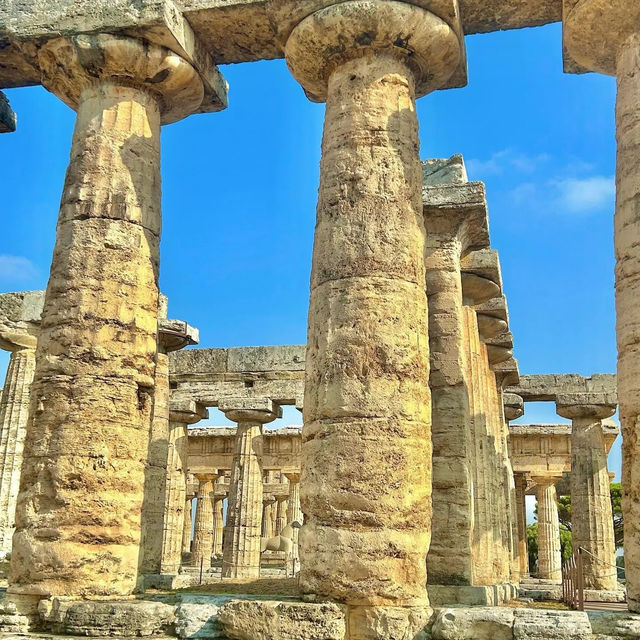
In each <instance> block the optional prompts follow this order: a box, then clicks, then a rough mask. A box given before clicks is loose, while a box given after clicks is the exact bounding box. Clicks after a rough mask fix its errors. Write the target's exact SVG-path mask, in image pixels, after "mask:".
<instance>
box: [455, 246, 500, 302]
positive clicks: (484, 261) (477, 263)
mask: <svg viewBox="0 0 640 640" xmlns="http://www.w3.org/2000/svg"><path fill="white" fill-rule="evenodd" d="M460 267H461V269H462V295H463V296H464V298H466V299H467V301H468V303H469V304H470V305H471V306H476V305H479V304H482V303H483V302H486V301H487V300H491V298H497V297H499V296H500V295H502V274H501V273H500V261H499V260H498V252H497V251H496V250H495V249H479V250H477V251H470V252H469V253H467V254H466V255H465V256H463V257H462V260H461V261H460Z"/></svg>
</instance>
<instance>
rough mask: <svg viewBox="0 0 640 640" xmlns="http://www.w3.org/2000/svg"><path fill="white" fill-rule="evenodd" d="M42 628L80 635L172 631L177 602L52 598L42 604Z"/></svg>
mask: <svg viewBox="0 0 640 640" xmlns="http://www.w3.org/2000/svg"><path fill="white" fill-rule="evenodd" d="M38 610H39V613H40V628H41V629H45V630H46V631H49V632H51V633H55V634H70V635H76V636H123V637H139V636H154V635H165V634H167V633H169V632H170V631H171V627H172V625H173V622H174V619H175V606H172V605H169V604H165V603H162V602H154V601H149V600H77V599H72V598H57V597H54V598H48V599H47V600H42V601H41V602H40V605H39V606H38Z"/></svg>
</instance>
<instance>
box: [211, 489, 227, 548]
mask: <svg viewBox="0 0 640 640" xmlns="http://www.w3.org/2000/svg"><path fill="white" fill-rule="evenodd" d="M224 498H225V497H224V496H214V501H213V553H214V554H216V555H221V554H222V540H223V536H224Z"/></svg>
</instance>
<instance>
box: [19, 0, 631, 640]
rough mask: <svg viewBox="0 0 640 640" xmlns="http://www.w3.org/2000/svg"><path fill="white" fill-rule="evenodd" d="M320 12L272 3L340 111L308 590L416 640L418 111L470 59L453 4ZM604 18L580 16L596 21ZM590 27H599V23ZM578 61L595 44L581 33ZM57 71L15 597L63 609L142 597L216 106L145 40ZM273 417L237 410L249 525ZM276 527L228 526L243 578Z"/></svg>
mask: <svg viewBox="0 0 640 640" xmlns="http://www.w3.org/2000/svg"><path fill="white" fill-rule="evenodd" d="M298 4H299V3H292V2H291V1H290V0H272V2H270V3H269V11H270V12H272V13H273V14H274V18H276V19H275V23H276V24H278V25H279V33H278V36H279V37H280V39H281V41H282V44H283V48H284V52H285V56H286V59H287V63H288V65H289V68H290V69H291V71H292V73H293V74H294V76H295V77H296V78H297V79H298V80H299V81H300V83H301V84H302V85H303V87H304V88H305V90H306V91H307V93H308V94H309V95H310V96H312V97H314V98H316V99H319V100H326V102H327V107H326V115H325V133H324V137H323V157H322V162H321V177H320V190H319V203H318V211H317V226H316V237H315V247H314V255H313V274H312V284H311V301H310V311H309V335H308V352H307V365H306V385H305V387H306V391H305V420H304V422H305V430H304V431H305V433H304V442H303V458H304V460H305V465H304V468H303V478H302V485H301V486H302V496H301V499H302V503H303V507H304V510H305V514H306V516H307V518H308V523H307V526H306V527H305V529H304V530H303V532H302V536H301V537H302V556H303V557H302V561H303V569H302V573H301V579H300V585H301V589H302V592H303V594H304V595H305V596H307V597H312V596H316V597H320V598H329V599H333V600H339V601H341V602H344V603H345V604H346V605H347V606H348V608H349V616H350V619H349V629H350V634H351V635H352V636H353V637H358V638H368V637H371V638H374V637H379V634H377V632H376V631H375V629H376V628H380V624H381V623H380V618H384V619H385V620H386V619H387V617H388V609H387V608H388V607H392V608H393V609H394V616H395V618H394V619H395V620H396V621H397V620H398V614H402V615H403V616H405V617H404V618H402V616H400V617H401V618H402V619H403V620H405V626H406V628H407V629H408V633H412V632H414V631H416V630H417V629H418V628H420V627H421V626H422V624H423V623H424V622H426V620H427V619H428V617H429V615H430V612H429V610H428V600H427V596H426V590H425V586H424V585H425V582H426V575H425V555H426V550H427V549H428V546H429V538H430V530H431V517H430V510H429V507H428V505H429V492H430V490H429V487H430V486H431V483H430V480H431V464H430V460H431V450H430V436H429V433H430V423H431V418H430V408H431V407H430V398H429V386H428V370H429V343H428V332H427V316H428V311H427V299H426V295H425V287H424V282H425V274H424V263H423V254H424V243H425V240H424V238H425V236H424V227H423V221H422V216H421V201H420V186H421V185H420V166H419V155H418V148H419V139H418V126H417V117H416V112H415V99H416V98H417V97H419V96H421V95H425V94H426V93H428V92H429V91H432V90H434V89H437V88H440V87H442V86H444V85H446V83H447V82H448V80H449V78H450V76H451V75H452V74H453V73H454V71H455V70H456V69H457V67H458V65H459V62H460V60H461V59H462V57H463V56H462V45H461V40H460V37H459V33H458V32H457V31H456V30H455V28H454V27H452V26H451V25H455V19H454V18H453V17H452V16H453V15H455V14H454V12H453V3H451V6H450V7H448V9H451V11H448V9H447V6H448V3H444V4H443V7H441V8H440V9H439V15H436V14H435V13H433V12H432V11H428V10H426V9H424V8H422V7H419V6H417V5H414V4H408V3H404V2H386V1H384V0H367V1H366V2H365V1H364V0H350V1H348V2H343V3H338V4H333V5H329V6H325V4H326V3H318V4H314V3H310V4H309V5H308V6H307V5H305V7H307V8H305V10H299V9H297V8H296V7H297V5H298ZM611 4H612V5H613V7H614V8H612V13H613V14H614V15H612V16H609V18H610V22H615V23H616V26H617V27H620V29H614V30H613V33H614V34H616V35H615V39H614V35H612V34H611V33H610V31H609V30H601V31H602V32H603V33H605V34H607V35H611V38H612V42H615V44H616V45H618V46H617V47H616V49H615V53H617V54H618V56H617V65H614V67H615V68H614V71H615V72H617V73H618V75H619V77H620V85H619V86H620V99H619V105H618V122H619V140H620V151H619V163H618V193H619V199H618V208H617V214H616V228H617V230H616V246H617V254H618V260H619V268H618V278H617V292H618V321H619V322H618V327H619V328H618V338H619V350H620V368H619V372H620V377H619V385H620V391H621V415H622V422H623V432H624V434H625V480H626V482H625V484H626V485H627V487H628V492H629V493H628V494H627V497H626V499H625V508H626V510H627V521H628V522H629V523H630V528H631V533H630V535H628V536H627V540H626V543H627V546H628V552H627V559H628V567H629V574H630V576H631V578H630V581H629V598H630V607H631V608H632V609H637V608H638V607H639V606H640V604H639V599H640V577H638V576H640V570H639V569H640V567H639V566H638V565H639V564H640V552H638V551H637V550H638V549H640V540H639V538H638V535H636V533H635V529H634V527H633V523H635V522H638V521H640V511H639V509H640V507H638V506H637V505H638V504H640V501H638V500H637V499H636V495H635V493H633V492H634V491H635V489H629V487H634V486H637V483H635V484H634V482H633V480H634V477H635V475H637V472H636V469H637V467H638V465H639V464H640V463H638V462H637V455H636V451H635V449H636V447H637V437H636V435H637V429H638V426H637V416H638V415H640V403H639V402H638V401H637V398H639V397H640V388H639V387H638V384H639V383H638V380H640V376H639V375H637V371H636V369H637V368H638V367H640V364H638V362H639V359H638V357H637V353H636V348H635V343H636V340H635V337H634V336H635V333H636V325H637V316H638V311H637V305H636V304H635V299H636V297H637V296H636V291H635V289H636V287H637V274H638V271H639V270H640V269H639V268H638V267H637V265H638V262H637V260H636V258H635V251H633V250H632V248H633V247H634V246H635V245H634V243H635V242H636V240H635V236H634V235H633V234H634V233H635V234H636V236H637V235H639V234H640V232H637V231H636V230H637V228H638V227H640V217H639V216H638V214H637V210H638V207H637V206H636V204H637V201H638V198H639V197H640V191H639V190H638V188H637V184H636V181H635V178H634V176H635V170H636V168H637V167H636V165H637V159H636V153H635V150H636V146H637V145H636V143H637V138H638V135H636V134H637V133H638V132H639V131H640V125H639V124H638V123H639V122H640V119H639V118H637V109H638V107H637V101H636V100H635V95H636V93H637V83H638V78H640V73H638V68H639V67H640V63H639V60H640V55H639V54H638V51H639V46H638V37H637V36H636V35H635V34H634V33H631V34H629V33H628V29H622V28H621V27H622V25H629V24H630V25H637V24H638V19H637V18H638V16H637V13H632V12H634V11H635V12H637V11H638V10H637V8H634V9H630V8H629V5H630V4H633V3H628V2H626V0H616V1H615V2H613V3H611ZM596 5H598V2H597V0H578V2H575V3H572V6H573V7H574V9H573V11H574V12H577V11H578V9H580V8H581V7H583V8H584V7H587V8H588V7H593V6H596ZM596 8H597V7H596ZM616 12H617V13H616ZM593 13H594V14H595V15H598V16H599V15H600V14H601V12H599V11H595V10H594V12H593ZM569 15H571V14H569ZM589 17H590V16H589V14H588V12H587V14H586V15H580V16H579V18H580V21H582V22H583V23H584V22H585V18H589ZM625 18H631V19H626V20H625ZM576 21H578V20H576ZM597 22H598V23H599V22H600V21H599V20H598V21H597ZM584 31H585V30H584V29H582V32H584ZM619 32H622V33H624V35H625V36H626V38H624V39H620V38H619V36H618V35H617V34H618V33H619ZM363 34H366V37H363ZM347 42H348V43H351V45H350V46H347V45H346V44H345V43H347ZM569 48H572V49H580V47H579V46H578V45H575V43H573V42H572V41H571V40H570V41H569ZM586 49H587V53H586V54H585V56H583V59H581V62H582V63H583V64H586V65H587V66H589V65H588V63H589V62H590V60H589V54H588V50H589V49H590V50H592V51H598V50H599V49H598V47H592V46H591V43H590V42H589V47H587V48H586ZM614 57H615V56H614ZM38 58H39V67H40V69H41V71H42V75H43V78H42V80H43V84H44V85H45V86H46V87H47V88H48V89H50V90H52V91H53V92H54V93H56V94H57V95H59V96H60V97H61V98H62V99H63V100H64V101H65V102H67V103H68V104H70V105H72V106H73V107H74V108H75V109H76V110H77V112H78V117H77V121H76V128H75V133H74V139H73V144H72V152H71V162H70V165H69V170H68V173H67V179H66V183H65V189H64V193H63V198H62V206H61V211H60V218H59V224H58V232H57V239H56V248H55V251H54V257H53V261H52V270H51V279H50V281H49V285H48V288H47V295H46V301H45V308H44V312H43V323H42V324H43V329H42V335H41V338H40V340H39V342H38V347H37V352H36V367H35V375H34V382H33V387H32V388H33V394H32V395H33V398H32V403H31V408H30V413H29V416H30V417H29V427H28V433H29V438H27V440H26V442H25V455H24V466H23V473H22V480H21V485H20V495H19V498H18V508H17V517H16V525H17V530H16V534H15V536H14V553H13V558H12V569H11V579H10V585H9V594H10V596H11V597H13V598H14V600H15V601H18V600H20V598H21V597H27V598H31V600H32V602H37V600H39V599H40V598H42V597H44V596H46V595H48V594H50V595H69V594H76V595H87V596H89V595H90V596H110V595H128V594H130V593H131V592H132V591H133V589H134V588H135V585H136V581H137V567H138V555H139V553H138V549H139V545H140V528H141V513H142V502H143V495H142V487H143V486H144V475H145V468H146V464H147V451H148V432H149V428H150V427H149V425H150V424H151V418H152V416H151V410H152V405H153V387H154V372H155V366H156V340H155V331H156V329H155V326H156V325H155V323H156V319H157V310H158V293H157V267H158V241H159V230H160V178H159V175H160V174H159V131H160V125H161V123H163V122H165V123H166V122H172V121H175V120H177V119H179V118H181V117H184V116H186V115H188V114H189V113H192V112H194V111H196V110H197V109H198V108H199V106H200V103H201V102H202V97H203V86H202V81H201V80H200V78H199V76H198V74H197V73H196V72H195V70H194V69H193V68H192V67H191V66H190V65H189V64H188V63H187V62H186V61H185V60H183V59H181V58H180V57H179V56H177V55H175V54H173V53H171V52H169V51H167V50H166V49H163V48H162V47H160V46H157V45H147V44H145V45H144V46H143V44H142V43H141V42H140V41H138V40H135V39H133V38H125V37H120V36H110V35H104V34H98V35H93V36H82V37H79V38H72V39H57V40H53V41H50V42H49V43H47V44H45V45H44V46H43V47H42V48H41V49H40V50H39V52H38ZM97 59H99V60H100V61H101V62H100V65H97V64H95V60H97ZM593 66H594V68H597V65H593ZM604 70H605V71H607V72H611V71H610V69H608V68H607V69H604ZM98 239H104V241H102V240H98ZM78 292H80V293H78ZM123 335H126V339H122V336H123ZM88 336H97V337H98V338H97V339H95V340H94V339H89V338H88ZM238 411H240V412H242V411H243V409H242V408H240V409H238ZM270 413H272V411H270V410H269V409H268V408H266V407H265V408H263V409H261V410H258V412H257V413H256V412H255V410H247V411H245V412H244V413H238V414H237V415H238V420H239V422H240V424H241V425H242V429H241V430H242V432H243V433H244V434H246V435H247V437H242V438H239V440H238V445H237V452H236V453H237V455H238V459H239V461H240V463H239V465H238V473H237V474H236V477H235V482H236V486H237V485H238V484H239V483H242V482H243V480H242V479H246V480H247V483H246V485H247V486H246V488H245V489H244V490H243V491H242V492H237V493H235V494H234V503H233V504H230V507H229V509H230V514H231V518H232V521H238V519H242V518H244V514H246V512H247V507H248V505H254V504H255V503H256V502H258V504H260V502H261V501H260V500H259V499H258V497H259V495H260V489H259V487H258V486H257V485H256V484H255V482H253V481H252V478H254V477H255V476H256V475H257V474H256V473H255V466H256V465H255V464H254V455H255V452H253V451H252V450H251V449H250V447H248V446H247V441H248V440H250V437H249V436H250V434H253V433H257V432H258V430H259V428H260V425H261V424H263V423H264V422H265V421H268V420H263V418H266V417H267V416H268V415H269V414H270ZM87 432H88V433H89V434H90V435H91V437H89V438H87V437H86V434H87ZM107 469H108V471H107ZM52 478H55V481H54V482H52V480H51V479H52ZM233 482H234V479H232V483H233ZM260 486H261V485H260ZM398 495H401V496H403V499H402V501H401V502H400V503H398V498H397V496H398ZM87 514H91V517H90V518H89V517H88V515H87ZM255 528H256V524H255V523H254V522H253V521H251V522H250V523H248V524H247V526H246V527H245V528H244V529H243V533H239V532H238V531H236V530H235V528H234V530H233V531H232V530H230V529H229V527H227V529H226V531H225V537H229V538H230V539H233V540H234V541H235V542H237V544H232V545H227V546H228V548H229V549H230V551H229V554H231V555H230V556H228V557H227V558H226V560H223V562H224V563H225V567H226V570H227V571H230V570H231V569H230V567H232V566H233V565H234V562H235V561H237V562H235V564H236V565H237V566H240V565H242V566H243V567H248V566H249V564H248V562H249V560H248V559H249V558H251V557H253V555H254V554H255V538H256V534H255ZM44 531H47V532H48V534H47V535H46V536H44V535H43V532H44ZM107 531H108V532H109V534H108V535H107V534H106V532H107ZM258 535H259V534H258ZM232 560H233V561H234V562H231V561H232ZM61 567H62V569H61Z"/></svg>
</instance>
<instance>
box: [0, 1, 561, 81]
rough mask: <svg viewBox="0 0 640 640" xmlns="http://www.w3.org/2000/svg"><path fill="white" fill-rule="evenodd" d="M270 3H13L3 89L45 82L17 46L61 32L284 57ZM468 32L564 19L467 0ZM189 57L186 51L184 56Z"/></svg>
mask: <svg viewBox="0 0 640 640" xmlns="http://www.w3.org/2000/svg"><path fill="white" fill-rule="evenodd" d="M266 4H267V3H266V0H223V1H221V0H182V1H181V2H180V6H181V7H182V20H177V19H176V18H177V17H178V15H179V12H178V10H177V9H176V5H175V4H174V3H170V2H165V1H164V0H144V2H140V3H137V4H134V3H132V2H130V1H128V0H79V1H76V2H73V0H64V1H58V2H55V3H53V2H51V3H46V4H44V5H43V4H42V3H40V4H34V3H16V2H9V3H4V5H3V6H0V34H2V35H0V45H1V46H0V50H1V51H2V53H1V54H0V86H4V87H13V86H26V85H31V84H39V82H40V76H39V72H38V70H37V69H35V68H34V67H33V66H32V65H30V64H29V63H28V61H27V60H25V58H24V56H22V55H21V54H20V51H19V49H18V47H17V46H16V43H17V42H20V41H22V42H29V41H35V42H40V41H42V40H46V39H47V38H51V37H56V36H58V35H73V34H74V33H80V32H85V33H89V32H93V33H95V32H100V31H104V32H106V31H108V32H111V33H115V32H118V31H123V32H127V33H130V34H133V35H139V36H141V37H146V38H147V39H149V40H152V39H153V38H160V40H161V42H160V43H159V44H165V46H166V43H167V42H171V41H172V40H173V41H175V46H176V47H177V48H178V49H186V48H187V47H186V46H185V45H187V44H188V38H187V37H186V35H181V31H182V32H186V33H187V34H189V32H190V31H192V33H193V34H195V36H196V37H197V39H198V40H199V42H200V44H201V47H202V48H203V49H204V50H206V52H207V53H208V54H209V55H210V56H211V57H212V59H213V62H214V63H215V64H229V63H236V62H251V61H255V60H263V59H267V60H268V59H273V58H280V57H282V51H281V48H280V46H279V44H278V43H277V41H276V34H275V28H274V26H273V24H272V22H271V21H270V20H269V17H268V15H267V11H266ZM459 4H460V14H461V19H462V27H463V30H464V33H465V34H471V33H485V32H491V31H499V30H503V29H520V28H523V27H533V26H538V25H543V24H547V23H549V22H557V21H559V20H560V19H561V0H492V1H491V2H487V1H486V0H460V3H459ZM176 52H177V53H181V52H180V51H176Z"/></svg>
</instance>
